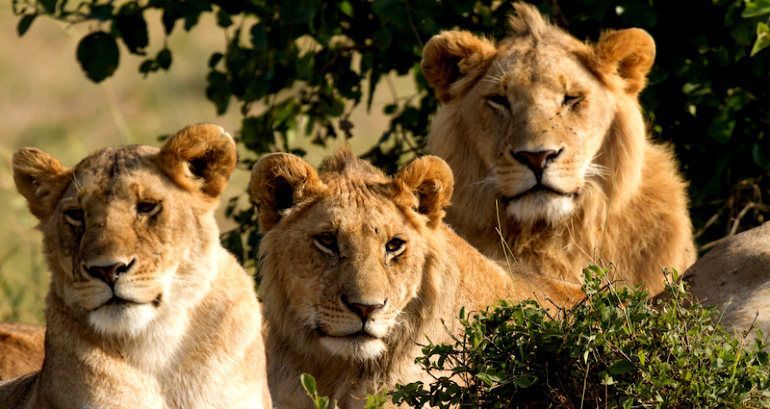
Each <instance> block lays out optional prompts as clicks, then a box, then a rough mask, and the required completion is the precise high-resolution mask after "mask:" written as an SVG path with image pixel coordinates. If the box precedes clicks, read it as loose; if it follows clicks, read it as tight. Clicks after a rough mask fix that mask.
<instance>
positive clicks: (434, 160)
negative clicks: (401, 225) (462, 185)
mask: <svg viewBox="0 0 770 409" xmlns="http://www.w3.org/2000/svg"><path fill="white" fill-rule="evenodd" d="M393 179H394V183H395V184H396V187H397V191H398V193H397V195H401V194H403V193H404V192H403V191H404V190H407V191H409V192H410V193H412V196H413V198H415V199H417V203H416V204H417V206H416V207H417V211H418V212H420V213H422V214H424V215H427V216H428V218H429V219H430V221H429V223H428V226H429V227H436V226H437V225H438V223H440V222H441V220H442V219H443V218H444V214H445V212H444V209H445V208H446V207H447V206H449V203H450V200H451V199H452V191H453V190H454V177H453V176H452V169H450V168H449V165H447V164H446V162H444V161H443V160H442V159H441V158H439V157H438V156H423V157H422V158H419V159H415V160H414V161H412V162H411V163H409V164H408V165H406V166H405V167H404V169H402V170H401V171H400V172H398V174H396V176H395V177H394V178H393Z"/></svg>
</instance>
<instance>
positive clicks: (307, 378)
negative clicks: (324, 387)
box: [295, 373, 315, 395]
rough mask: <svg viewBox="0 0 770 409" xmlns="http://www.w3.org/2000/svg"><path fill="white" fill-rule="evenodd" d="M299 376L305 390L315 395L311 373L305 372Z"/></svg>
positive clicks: (313, 379)
mask: <svg viewBox="0 0 770 409" xmlns="http://www.w3.org/2000/svg"><path fill="white" fill-rule="evenodd" d="M295 376H296V375H295ZM299 378H300V380H301V381H302V387H303V388H305V391H307V393H309V394H311V395H315V378H313V376H312V375H310V374H306V373H303V374H302V375H300V377H299ZM295 379H296V378H295Z"/></svg>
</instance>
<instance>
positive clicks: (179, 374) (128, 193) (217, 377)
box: [0, 125, 272, 408]
mask: <svg viewBox="0 0 770 409" xmlns="http://www.w3.org/2000/svg"><path fill="white" fill-rule="evenodd" d="M236 161H237V158H236V149H235V143H234V142H233V139H232V138H231V137H230V135H228V134H227V133H226V132H225V131H224V130H223V129H222V128H221V127H219V126H216V125H195V126H192V127H188V128H185V129H183V130H181V131H179V132H178V133H177V134H176V135H174V136H172V137H171V138H170V139H169V140H168V141H167V142H166V143H165V144H164V145H163V147H162V148H161V149H158V148H154V147H149V146H125V147H114V148H106V149H103V150H100V151H98V152H96V153H94V154H92V155H90V156H88V157H87V158H85V159H83V161H81V162H80V163H79V164H77V165H76V166H75V167H74V168H66V167H64V166H62V165H61V164H60V163H59V162H58V161H57V160H56V159H54V158H52V157H51V156H49V155H47V154H45V153H43V152H41V151H39V150H37V149H32V148H27V149H22V150H20V151H18V152H16V154H14V156H13V170H14V180H15V181H16V186H17V187H18V189H19V192H21V194H22V195H24V197H25V198H26V199H27V201H28V202H29V208H30V211H31V212H32V213H33V214H34V215H35V216H37V217H38V218H39V219H40V225H39V229H40V230H41V231H42V232H43V246H44V251H45V255H46V259H47V262H48V266H49V268H50V269H51V275H52V277H51V288H50V292H49V294H48V298H47V299H46V304H47V309H46V323H47V332H46V336H45V361H44V363H43V368H42V370H40V371H39V372H35V373H32V374H29V375H25V376H24V377H21V378H17V379H15V380H12V381H9V382H6V383H2V384H0V406H8V407H10V408H234V407H239V408H247V407H248V408H271V407H272V404H271V400H270V395H269V392H268V390H267V382H266V374H265V354H264V345H263V341H262V333H261V330H262V323H261V315H260V306H259V304H258V303H257V298H256V295H255V292H254V283H253V282H252V280H251V278H250V277H249V276H248V275H247V274H246V273H245V272H244V271H243V269H242V268H241V267H240V265H239V264H238V262H237V261H236V260H235V258H234V257H233V256H232V255H230V254H229V253H228V252H227V251H226V250H224V249H223V248H222V246H221V245H220V244H219V230H218V229H217V225H216V222H215V220H214V214H213V213H214V209H215V208H216V207H217V203H218V197H219V195H220V194H222V192H223V191H224V189H225V187H226V185H227V179H228V177H229V176H230V173H232V171H233V169H234V168H235V163H236Z"/></svg>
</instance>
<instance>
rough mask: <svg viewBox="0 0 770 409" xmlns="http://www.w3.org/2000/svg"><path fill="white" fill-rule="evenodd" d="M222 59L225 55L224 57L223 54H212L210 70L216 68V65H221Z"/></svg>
mask: <svg viewBox="0 0 770 409" xmlns="http://www.w3.org/2000/svg"><path fill="white" fill-rule="evenodd" d="M222 57H224V55H222V53H214V54H211V58H209V68H214V67H216V65H217V64H218V63H219V61H221V60H222Z"/></svg>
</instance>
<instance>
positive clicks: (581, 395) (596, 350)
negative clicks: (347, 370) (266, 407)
mask: <svg viewBox="0 0 770 409" xmlns="http://www.w3.org/2000/svg"><path fill="white" fill-rule="evenodd" d="M610 273H611V271H610ZM585 279H586V283H585V285H584V286H583V289H584V291H585V293H586V299H584V300H583V301H581V302H580V303H578V304H577V305H576V306H574V307H573V308H571V309H570V310H566V311H559V314H558V316H555V317H553V318H551V317H550V316H549V313H548V312H547V311H546V310H545V309H543V308H542V307H541V306H540V305H538V303H537V302H535V301H526V302H523V303H521V304H517V303H511V302H508V301H500V302H499V305H496V306H491V307H489V308H487V309H486V310H484V311H480V312H475V313H469V312H466V311H461V312H460V315H459V319H460V321H461V322H462V325H463V327H464V328H465V332H464V333H463V334H459V335H457V337H456V338H454V345H443V344H439V345H434V344H430V345H427V346H425V347H424V348H423V354H424V355H423V356H421V357H419V358H417V360H416V362H417V363H418V364H419V365H420V366H421V367H422V368H423V370H425V371H427V372H428V373H429V374H431V376H433V378H434V381H433V382H432V383H430V384H428V385H426V384H423V383H422V382H417V383H412V384H409V385H398V386H397V388H396V390H395V391H393V392H391V393H390V394H391V398H392V400H393V402H394V403H398V404H405V405H406V406H409V407H415V408H422V407H424V406H425V405H427V406H431V407H440V408H449V407H469V408H503V407H506V408H507V407H538V408H539V407H554V408H583V407H586V408H588V407H596V408H598V407H602V408H604V407H606V408H631V407H654V408H693V407H698V408H705V407H714V408H721V407H724V408H734V407H770V403H769V402H767V401H766V400H767V399H768V398H770V393H768V387H770V366H769V365H768V354H767V352H764V351H763V350H762V348H763V347H765V346H766V344H764V343H763V342H762V340H761V339H756V340H753V342H752V341H751V340H747V339H746V335H745V334H746V333H744V334H743V336H742V337H741V336H739V337H734V336H733V335H732V334H730V333H728V332H726V331H725V330H724V329H722V328H721V327H720V326H719V325H718V320H719V317H720V316H719V313H718V311H717V310H716V309H715V307H708V308H703V307H701V306H700V305H698V304H694V305H693V304H691V302H690V301H691V300H689V299H688V296H687V294H686V292H685V288H684V286H683V284H681V283H680V282H678V281H677V273H676V272H673V281H674V283H676V284H674V285H668V286H667V299H666V300H660V299H656V300H653V301H649V300H648V297H647V292H646V291H644V290H643V289H642V288H641V287H637V288H636V289H629V288H622V289H615V288H614V287H613V286H612V285H611V283H610V282H609V279H608V270H607V269H603V268H599V267H597V266H593V265H592V266H590V267H589V268H588V269H586V270H585ZM748 329H749V328H746V330H748ZM760 336H761V334H760ZM327 403H328V402H327ZM369 403H370V404H375V403H377V401H376V399H371V400H370V402H369ZM383 404H384V403H383ZM324 407H325V406H324ZM371 407H377V406H371ZM380 407H381V406H380ZM320 408H321V406H319V409H320Z"/></svg>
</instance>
